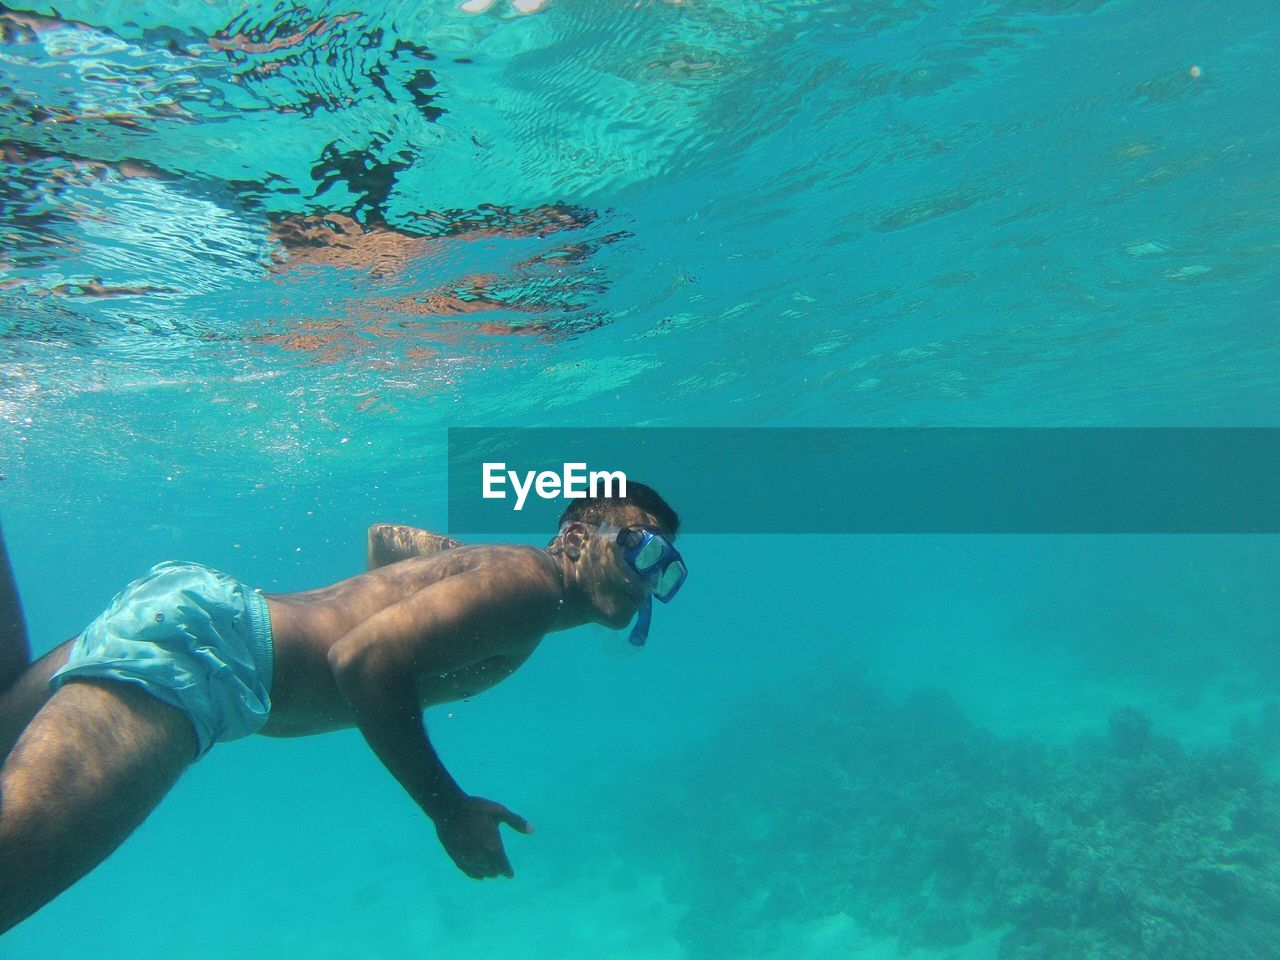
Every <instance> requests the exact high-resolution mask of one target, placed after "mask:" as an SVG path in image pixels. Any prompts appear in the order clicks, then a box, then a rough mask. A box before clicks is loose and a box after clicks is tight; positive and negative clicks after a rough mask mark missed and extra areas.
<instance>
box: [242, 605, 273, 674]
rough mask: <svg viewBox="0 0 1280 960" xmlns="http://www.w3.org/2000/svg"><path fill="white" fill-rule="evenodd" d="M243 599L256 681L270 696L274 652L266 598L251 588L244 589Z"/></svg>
mask: <svg viewBox="0 0 1280 960" xmlns="http://www.w3.org/2000/svg"><path fill="white" fill-rule="evenodd" d="M245 597H246V599H245V609H246V610H247V611H248V614H249V652H250V653H251V654H252V655H253V665H254V667H256V668H257V673H258V680H259V682H261V684H262V687H263V689H264V690H266V691H267V695H268V696H270V695H271V675H272V670H273V668H274V665H275V652H274V650H273V649H272V643H271V614H270V613H269V612H268V610H267V598H266V597H264V596H263V595H262V594H261V593H260V592H259V591H257V590H254V589H253V588H252V587H246V588H245Z"/></svg>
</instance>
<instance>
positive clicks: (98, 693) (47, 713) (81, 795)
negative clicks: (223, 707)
mask: <svg viewBox="0 0 1280 960" xmlns="http://www.w3.org/2000/svg"><path fill="white" fill-rule="evenodd" d="M195 751H196V736H195V731H194V729H192V726H191V722H190V721H189V720H188V718H187V717H186V716H185V715H184V714H183V713H181V712H180V711H179V710H176V709H175V708H173V707H171V706H169V705H168V704H166V703H161V702H160V701H159V700H157V699H155V698H154V697H152V696H150V695H149V694H147V693H145V692H144V691H142V690H140V689H137V688H135V687H131V686H128V685H126V684H122V683H110V682H97V681H80V680H73V681H69V682H67V683H65V684H64V685H63V686H62V687H61V688H59V689H58V691H57V692H56V693H54V695H53V696H52V697H51V698H50V699H49V702H48V703H46V704H45V705H44V707H43V708H42V709H41V710H40V712H39V713H37V714H36V716H35V719H33V720H32V721H31V723H30V724H28V725H27V728H26V729H25V730H24V731H23V733H22V736H21V737H20V738H19V740H18V743H17V745H16V746H15V747H14V748H13V752H12V753H10V755H9V759H8V760H7V761H5V764H4V766H3V767H2V768H0V933H3V932H4V931H6V930H8V929H9V928H10V927H12V926H13V925H14V924H16V923H18V922H19V921H20V920H23V919H24V918H26V917H28V916H30V915H31V914H32V913H34V912H35V911H36V910H38V909H39V908H40V907H42V906H44V904H46V903H48V902H49V901H50V900H52V899H53V898H54V897H56V896H57V895H58V894H59V893H61V892H62V891H63V890H65V889H67V887H69V886H71V884H73V883H75V881H76V880H78V879H80V877H82V876H84V875H85V874H86V873H88V872H89V871H90V870H91V869H93V868H94V867H95V866H97V865H98V864H99V863H101V862H102V861H103V860H104V859H106V857H107V855H108V854H110V853H111V852H112V851H113V850H115V848H116V847H118V846H119V845H120V843H121V842H122V841H123V840H124V839H125V838H126V837H127V836H129V834H130V833H132V832H133V830H134V829H135V828H136V827H137V826H138V824H140V823H142V821H143V820H145V819H146V817H147V814H149V813H150V812H151V811H152V809H154V807H155V805H156V804H157V803H159V802H160V799H161V798H162V797H163V796H164V795H165V794H166V793H168V792H169V788H170V787H172V786H173V784H174V783H175V782H176V781H177V779H178V777H179V775H180V774H181V773H182V771H183V770H184V769H186V767H187V765H188V764H189V763H190V762H191V760H192V758H193V757H194V756H195Z"/></svg>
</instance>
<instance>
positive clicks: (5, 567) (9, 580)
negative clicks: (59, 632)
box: [0, 529, 31, 693]
mask: <svg viewBox="0 0 1280 960" xmlns="http://www.w3.org/2000/svg"><path fill="white" fill-rule="evenodd" d="M30 663H31V645H30V643H29V642H28V641H27V621H26V620H25V619H24V618H23V616H22V601H21V600H19V599H18V585H17V584H16V583H15V582H14V579H13V570H12V569H11V568H10V566H9V553H8V551H7V550H5V546H4V530H3V529H0V693H3V692H4V691H5V689H6V688H7V687H8V686H9V685H10V684H12V683H13V682H14V681H15V680H17V679H18V677H19V676H20V675H21V674H22V671H24V670H26V669H27V666H28V665H29V664H30Z"/></svg>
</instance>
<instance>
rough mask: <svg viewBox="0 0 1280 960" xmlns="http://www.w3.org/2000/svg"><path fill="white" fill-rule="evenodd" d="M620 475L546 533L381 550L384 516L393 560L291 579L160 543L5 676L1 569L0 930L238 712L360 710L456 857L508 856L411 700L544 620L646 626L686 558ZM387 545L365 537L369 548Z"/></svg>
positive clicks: (323, 717)
mask: <svg viewBox="0 0 1280 960" xmlns="http://www.w3.org/2000/svg"><path fill="white" fill-rule="evenodd" d="M627 494H628V495H627V496H626V497H613V498H604V497H601V498H584V499H579V500H572V501H570V506H569V508H568V509H567V510H566V511H565V512H564V514H563V515H562V517H561V523H560V528H559V531H558V533H557V534H556V535H555V536H554V538H553V539H552V540H551V542H550V543H549V544H548V545H547V547H546V548H545V549H538V548H535V547H531V546H526V545H478V546H453V545H452V544H451V543H450V542H448V541H443V540H442V539H440V538H436V539H435V540H434V541H421V546H422V548H423V549H424V550H426V551H428V552H425V553H422V554H418V552H417V550H416V549H414V547H413V545H412V543H410V544H409V545H408V546H409V551H410V554H411V555H409V556H408V557H407V558H405V559H399V555H402V552H403V550H404V548H405V546H406V541H405V540H404V538H400V539H398V540H396V542H395V543H394V544H392V546H393V558H395V559H397V561H398V562H392V563H387V564H386V565H382V566H373V565H372V563H371V569H370V570H369V571H368V572H367V573H365V574H363V575H361V576H357V577H352V578H351V579H348V580H343V581H342V582H340V583H336V584H333V585H331V586H327V587H322V588H320V589H316V590H309V591H306V592H302V593H293V594H284V595H275V596H264V595H263V594H261V593H260V592H258V591H256V590H253V589H251V588H249V587H247V586H245V585H244V584H243V583H240V582H239V581H237V580H234V579H232V578H231V577H229V576H227V575H225V574H222V573H219V572H217V571H214V570H211V569H209V568H208V567H203V566H201V565H199V564H193V563H172V562H170V563H162V564H159V565H157V566H155V567H153V568H152V569H151V570H150V572H148V573H147V574H146V575H145V576H143V577H142V578H141V579H139V580H136V581H134V582H133V583H132V584H130V585H129V586H128V587H126V588H125V590H124V591H123V592H121V593H120V594H119V595H117V596H116V598H115V599H114V600H112V602H111V604H110V606H109V607H108V608H107V610H106V611H105V612H104V613H103V614H102V615H101V616H99V617H98V618H97V619H96V620H94V621H93V623H91V624H90V625H89V626H88V627H87V628H86V629H85V630H84V632H83V633H81V634H80V635H79V636H78V637H76V638H75V639H73V640H69V641H67V642H66V643H64V644H62V645H61V646H59V647H57V648H55V649H54V650H52V651H51V652H49V653H48V654H46V655H45V656H44V657H42V658H41V659H40V660H38V661H37V662H35V663H34V664H32V665H30V666H29V667H28V668H27V669H26V670H25V671H24V672H23V673H22V674H21V676H19V677H18V678H17V679H16V680H15V679H13V676H12V675H13V673H14V665H15V664H21V663H22V662H24V661H25V660H26V659H27V647H26V637H25V634H24V632H23V631H22V630H21V629H20V624H21V609H20V607H19V605H18V598H17V593H16V591H15V590H13V588H12V586H11V585H9V580H8V578H7V577H3V578H0V662H7V663H9V665H10V666H9V668H8V675H9V680H8V685H7V689H4V690H3V691H0V759H2V760H3V767H0V795H2V796H3V801H4V802H3V805H0V933H3V932H4V931H5V930H7V929H9V928H10V927H12V926H13V925H14V924H16V923H18V922H20V921H21V920H23V919H24V918H25V917H27V916H29V915H30V914H32V913H34V912H35V911H36V910H38V909H39V908H40V907H41V906H43V905H44V904H45V903H47V902H49V901H50V900H52V899H53V898H54V897H56V896H57V895H58V894H59V893H61V892H62V891H63V890H65V889H66V888H67V887H69V886H71V884H73V883H74V882H75V881H76V880H77V879H79V878H80V877H81V876H83V875H84V874H85V873H87V872H88V871H89V870H91V869H92V868H93V867H94V866H96V865H97V864H98V863H99V862H101V861H102V860H103V859H104V858H105V857H106V856H108V855H109V854H110V853H111V852H112V851H113V850H114V849H115V848H116V847H117V846H119V845H120V843H121V842H122V841H123V840H124V839H125V838H126V837H127V836H128V835H129V834H130V833H131V832H132V831H133V830H134V829H135V828H136V827H137V826H138V825H139V824H140V823H141V822H142V821H143V820H145V819H146V817H147V816H148V814H149V813H150V812H151V810H152V809H153V808H154V807H155V806H156V804H157V803H159V802H160V800H161V799H162V798H163V797H164V795H165V794H166V793H168V792H169V790H170V788H171V787H172V786H173V785H174V783H175V782H176V781H177V779H178V778H179V777H180V776H181V774H182V773H183V771H184V770H185V769H186V768H187V767H188V766H189V765H190V764H191V763H192V762H194V761H195V760H198V759H200V758H201V757H203V756H204V754H205V753H206V752H207V751H208V750H209V749H210V748H211V747H212V746H213V745H214V744H215V743H217V742H220V741H223V740H234V739H238V738H241V737H246V736H249V735H250V734H253V733H262V734H263V735H265V736H275V737H300V736H308V735H312V734H318V733H325V732H328V731H330V730H336V729H342V728H349V727H358V728H359V730H360V732H361V733H362V734H363V735H364V738H365V741H366V742H367V743H368V745H369V747H370V748H371V749H372V750H373V752H374V753H375V754H376V755H377V757H378V759H379V760H381V761H382V763H383V765H384V766H385V767H386V768H387V770H388V771H389V772H390V773H391V774H392V775H393V776H394V777H395V778H396V780H397V781H399V783H400V784H401V786H402V787H403V788H404V789H405V791H406V792H407V793H408V794H409V796H410V797H411V798H412V799H413V800H414V802H415V803H417V804H418V806H419V807H420V808H421V809H422V811H423V812H424V813H425V814H426V815H427V817H428V818H430V820H431V821H432V823H433V826H434V828H435V831H436V835H437V837H438V838H439V840H440V843H441V845H442V846H443V847H444V849H445V852H446V853H447V854H448V855H449V857H450V858H451V859H452V860H453V861H454V863H455V864H456V865H457V866H458V868H459V869H460V870H462V872H464V873H465V874H467V875H468V876H469V877H473V878H475V879H481V878H484V877H497V876H507V877H510V876H513V871H512V869H511V863H510V861H509V860H508V858H507V855H506V852H505V850H504V849H503V843H502V836H501V833H500V831H499V826H500V825H501V824H504V823H505V824H506V825H508V826H509V827H511V828H513V829H515V830H517V831H519V832H521V833H525V834H528V833H532V827H531V826H530V825H529V824H528V822H527V821H525V820H524V818H522V817H520V816H518V815H517V814H515V813H513V812H512V811H510V810H508V809H507V808H506V807H504V806H502V805H501V804H499V803H495V802H493V801H492V800H486V799H483V798H481V797H478V796H473V795H471V794H468V793H466V792H464V791H463V789H462V788H461V787H460V786H459V785H458V784H457V782H456V781H455V780H454V779H453V777H452V776H451V775H450V773H449V771H448V770H447V769H446V768H445V766H444V764H443V763H442V762H441V760H440V758H439V756H438V755H437V754H436V751H435V749H434V747H433V746H432V744H431V741H430V739H429V738H428V735H427V729H426V726H425V725H424V723H423V718H422V711H423V710H424V709H425V708H426V707H430V706H435V705H437V704H443V703H449V702H453V701H456V700H460V699H465V698H467V697H470V696H473V695H474V694H476V693H478V692H480V691H483V690H486V689H488V688H489V687H491V686H493V685H494V684H497V683H499V682H500V681H502V680H504V679H505V678H506V677H508V676H509V675H510V674H511V673H512V672H513V671H515V670H516V669H517V668H518V667H519V666H520V665H521V664H523V663H524V662H525V660H527V659H528V658H529V657H530V656H531V655H532V654H533V652H534V650H535V649H536V648H537V647H538V644H539V643H540V642H541V641H542V639H543V637H544V636H545V635H547V634H548V633H553V632H558V631H561V630H568V629H571V628H573V627H577V626H580V625H582V624H586V623H603V624H606V625H608V626H611V627H614V628H621V627H624V626H625V625H626V624H628V623H630V622H631V620H632V618H635V619H636V626H635V628H634V629H633V630H632V642H633V643H643V641H644V640H645V637H646V635H647V632H648V628H649V623H650V619H651V616H652V606H653V604H652V600H653V598H654V597H656V598H657V599H659V600H660V601H667V600H670V599H671V598H672V597H673V596H674V595H675V593H676V591H677V590H678V589H679V587H680V585H681V584H682V583H683V581H684V578H685V575H686V571H685V565H684V562H683V561H682V560H681V558H680V555H679V553H678V552H676V550H675V548H674V546H672V541H673V540H674V538H675V535H676V532H677V528H678V526H679V519H678V518H677V516H676V514H675V512H674V511H673V510H672V509H671V508H670V507H669V506H668V505H667V504H666V502H665V501H664V500H663V499H662V498H661V497H660V496H659V495H658V494H657V493H656V492H655V491H654V490H652V489H651V488H649V487H646V486H644V485H643V484H640V483H635V482H629V483H628V484H627ZM373 536H378V537H380V536H381V534H379V533H377V532H376V531H371V537H373ZM394 551H400V552H401V553H400V554H396V553H395V552H394ZM430 551H434V552H430ZM383 553H384V552H377V551H374V550H373V549H372V543H371V548H370V550H369V553H368V557H369V558H370V560H371V561H372V562H373V563H377V562H380V561H381V560H383V559H385V558H384V557H383V555H382V554H383ZM7 571H8V564H7V562H6V563H5V565H4V570H3V572H4V573H6V574H7ZM15 623H16V624H17V626H15Z"/></svg>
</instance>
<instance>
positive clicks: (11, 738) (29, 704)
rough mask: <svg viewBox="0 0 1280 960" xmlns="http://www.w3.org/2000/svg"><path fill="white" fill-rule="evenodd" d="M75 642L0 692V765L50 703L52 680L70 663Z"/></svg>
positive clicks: (56, 649) (49, 655) (52, 653)
mask: <svg viewBox="0 0 1280 960" xmlns="http://www.w3.org/2000/svg"><path fill="white" fill-rule="evenodd" d="M74 642H75V640H74V639H72V640H68V641H67V642H66V643H64V644H62V645H61V646H59V647H54V648H53V649H52V650H50V651H49V652H48V653H46V654H45V655H44V656H43V657H41V658H40V659H39V660H37V661H36V662H35V663H33V664H32V665H31V666H29V667H27V670H26V672H25V673H24V674H23V675H22V676H20V677H19V678H18V679H17V680H15V681H14V682H13V684H12V685H11V686H10V687H9V689H8V690H6V691H4V693H0V764H3V763H4V761H5V758H6V757H7V756H9V751H10V750H12V749H13V745H14V744H15V743H17V742H18V737H20V736H22V731H23V730H24V729H26V726H27V724H28V723H30V722H31V720H32V718H34V717H35V715H36V714H37V713H39V712H40V708H41V707H43V706H44V705H45V704H46V703H47V702H48V700H49V697H50V695H51V694H52V693H53V691H51V690H50V689H49V678H50V677H52V676H53V675H54V674H55V673H57V672H58V671H59V670H60V669H61V668H62V667H63V665H64V664H66V662H67V655H68V654H69V653H70V652H71V644H72V643H74Z"/></svg>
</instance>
